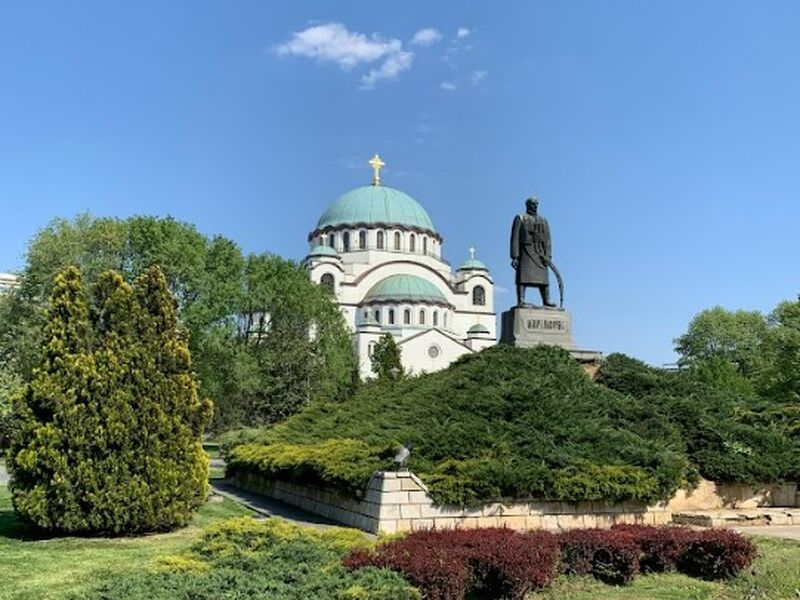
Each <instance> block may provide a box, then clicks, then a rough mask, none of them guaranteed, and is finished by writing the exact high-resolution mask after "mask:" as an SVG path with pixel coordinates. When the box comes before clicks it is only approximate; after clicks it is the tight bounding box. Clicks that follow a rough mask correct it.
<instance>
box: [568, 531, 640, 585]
mask: <svg viewBox="0 0 800 600" xmlns="http://www.w3.org/2000/svg"><path fill="white" fill-rule="evenodd" d="M559 546H560V548H561V569H562V570H563V571H564V572H565V573H574V574H576V575H589V574H591V575H592V576H593V577H595V578H596V579H599V580H600V581H603V582H605V583H610V584H613V585H624V584H627V583H630V582H631V580H632V579H633V578H634V576H635V575H636V574H637V573H638V572H639V555H640V554H641V551H640V549H639V545H638V544H637V542H636V539H635V538H634V536H633V535H632V534H631V533H629V532H627V531H622V530H614V529H575V530H572V531H566V532H564V533H562V534H561V535H560V537H559Z"/></svg>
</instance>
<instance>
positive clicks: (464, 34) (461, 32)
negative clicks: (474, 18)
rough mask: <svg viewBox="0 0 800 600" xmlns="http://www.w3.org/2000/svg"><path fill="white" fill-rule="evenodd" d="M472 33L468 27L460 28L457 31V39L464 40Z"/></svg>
mask: <svg viewBox="0 0 800 600" xmlns="http://www.w3.org/2000/svg"><path fill="white" fill-rule="evenodd" d="M470 33H472V31H471V30H470V29H469V28H468V27H459V28H458V30H457V31H456V37H457V38H460V39H463V38H465V37H467V36H469V34H470Z"/></svg>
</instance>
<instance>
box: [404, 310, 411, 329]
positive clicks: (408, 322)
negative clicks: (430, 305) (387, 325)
mask: <svg viewBox="0 0 800 600" xmlns="http://www.w3.org/2000/svg"><path fill="white" fill-rule="evenodd" d="M403 325H411V311H410V310H409V309H405V310H404V311H403Z"/></svg>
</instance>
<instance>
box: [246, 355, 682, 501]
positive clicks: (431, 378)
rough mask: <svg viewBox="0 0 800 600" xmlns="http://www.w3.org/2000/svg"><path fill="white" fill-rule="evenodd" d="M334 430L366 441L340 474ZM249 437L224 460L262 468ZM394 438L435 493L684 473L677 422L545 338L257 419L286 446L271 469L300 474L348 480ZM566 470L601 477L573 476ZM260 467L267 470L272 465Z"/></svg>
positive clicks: (464, 495)
mask: <svg viewBox="0 0 800 600" xmlns="http://www.w3.org/2000/svg"><path fill="white" fill-rule="evenodd" d="M344 438H347V439H350V440H357V441H359V442H361V444H363V445H362V446H361V449H362V450H364V451H366V450H368V451H369V454H368V455H364V454H359V455H356V454H355V453H354V455H353V456H352V458H351V459H350V460H352V461H353V462H356V461H357V462H358V463H359V464H358V466H357V468H356V467H355V466H354V467H353V469H352V471H351V474H352V475H353V477H352V478H350V474H346V475H344V476H346V477H347V478H348V479H347V480H346V481H342V479H343V478H344V476H342V473H341V470H338V467H336V470H334V469H335V467H334V463H336V462H338V458H336V457H333V455H332V451H333V449H334V448H335V440H341V439H344ZM252 439H253V435H252V434H250V435H249V436H248V441H249V442H250V445H248V446H247V448H248V450H247V452H248V453H249V452H252V453H253V456H252V458H251V457H250V456H248V457H245V456H244V455H238V460H237V462H235V463H232V464H231V466H230V469H231V471H232V472H234V473H235V472H236V470H237V469H256V470H259V469H262V466H261V465H260V464H259V460H258V458H256V456H255V455H256V453H257V451H256V450H255V448H257V446H253V445H252V443H253V442H252ZM400 440H402V441H403V442H404V443H406V442H410V443H412V444H413V446H414V449H413V451H412V453H411V457H410V459H409V461H408V467H409V468H410V469H411V470H413V471H414V472H416V473H417V474H418V475H420V476H421V477H422V479H423V480H424V481H425V482H426V483H427V484H428V486H429V488H430V490H431V492H432V494H433V495H434V497H435V498H436V499H437V500H438V501H440V502H443V503H458V504H471V503H474V502H478V501H485V500H500V499H504V498H529V497H550V498H554V499H570V500H573V499H590V498H591V499H595V498H596V497H597V495H598V494H609V496H610V497H613V498H614V499H620V500H622V499H636V500H648V501H649V500H654V499H657V498H666V497H668V496H670V495H671V494H672V493H673V492H674V491H675V490H676V489H677V488H678V487H679V486H680V485H682V484H683V483H684V482H685V481H686V480H687V479H691V478H693V477H694V470H693V468H692V467H691V465H690V464H689V461H688V460H687V458H686V455H685V453H684V448H683V446H682V443H681V440H680V430H679V428H678V427H676V426H675V425H673V424H670V423H663V422H662V420H661V419H660V415H659V414H658V413H657V411H656V410H655V409H654V408H653V407H651V406H650V405H649V404H647V403H646V402H642V401H639V400H638V399H636V398H632V397H630V396H628V395H625V394H621V393H618V392H616V391H612V390H610V389H608V388H607V387H605V386H602V385H596V384H593V383H592V382H591V381H590V380H589V379H588V378H587V377H586V375H585V374H584V372H583V370H582V369H581V368H580V366H579V365H578V364H577V363H575V362H574V361H573V360H572V359H571V358H570V357H569V355H568V354H567V353H566V352H564V351H562V350H559V349H556V348H550V347H539V348H534V349H530V350H523V349H518V348H510V347H505V346H498V347H493V348H490V349H487V350H484V351H482V352H480V353H478V354H474V355H469V356H465V357H462V358H461V359H459V360H458V361H456V362H455V363H454V364H452V365H451V366H450V367H449V368H447V369H445V370H443V371H439V372H436V373H431V374H427V375H423V376H421V377H418V378H413V379H404V380H401V381H397V382H393V381H391V382H389V381H386V382H384V381H380V380H378V381H374V382H370V383H368V384H366V385H364V386H363V387H362V388H361V389H360V390H359V391H358V392H357V393H356V394H355V396H354V397H353V398H352V399H350V400H348V401H347V402H345V403H342V404H331V403H313V404H312V405H311V406H309V407H308V408H307V409H305V410H303V411H301V412H300V413H298V414H297V415H295V416H293V417H292V418H290V419H288V420H287V421H285V422H284V423H281V424H279V425H277V426H275V427H273V428H271V429H269V430H265V431H263V432H262V434H261V436H260V439H259V440H258V442H259V443H260V444H261V445H262V450H261V452H263V453H264V455H265V456H273V454H272V453H273V452H276V453H279V454H281V455H282V453H283V452H284V450H285V445H290V446H291V448H292V453H293V454H292V456H293V459H294V460H293V461H292V462H293V466H292V469H293V470H285V471H282V472H281V473H280V476H282V477H290V478H292V477H296V476H297V474H298V473H302V475H303V477H304V478H306V479H308V478H310V477H312V475H310V474H309V472H310V473H313V478H317V479H318V480H321V481H324V482H326V483H331V484H334V483H335V484H337V485H340V486H342V487H347V488H349V489H357V488H359V486H362V487H363V484H364V482H365V476H366V475H365V474H366V473H368V472H370V470H375V469H376V461H377V459H378V458H380V450H381V449H383V448H386V447H387V446H391V445H394V446H396V445H397V442H398V441H400ZM351 443H352V442H351ZM332 444H333V445H332ZM298 447H300V448H304V450H303V452H300V450H299V449H298ZM323 447H325V448H328V449H329V450H328V452H326V451H323V450H322V448H323ZM273 448H278V450H271V449H273ZM236 452H237V451H236V450H235V449H234V450H233V453H234V454H236ZM306 457H308V458H306ZM304 469H306V470H304ZM576 470H578V471H579V470H587V472H590V473H593V474H595V475H597V477H598V478H600V483H599V484H589V483H586V482H582V481H580V480H579V478H576V477H575V472H576ZM266 472H267V473H268V474H270V475H277V474H276V473H275V471H273V470H271V467H270V468H268V469H267V470H266ZM333 472H336V473H337V476H336V477H337V481H335V482H334V481H332V477H331V476H330V475H329V473H333ZM556 482H559V485H558V486H556ZM592 485H594V487H592Z"/></svg>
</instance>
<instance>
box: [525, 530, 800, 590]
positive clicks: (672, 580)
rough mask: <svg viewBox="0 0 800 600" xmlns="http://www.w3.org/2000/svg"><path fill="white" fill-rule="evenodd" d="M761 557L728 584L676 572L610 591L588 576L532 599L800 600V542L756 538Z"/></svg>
mask: <svg viewBox="0 0 800 600" xmlns="http://www.w3.org/2000/svg"><path fill="white" fill-rule="evenodd" d="M754 540H755V542H756V544H757V546H758V551H759V557H758V559H757V560H756V562H755V564H754V565H753V567H754V568H753V570H752V573H751V572H750V571H748V572H747V573H743V574H741V575H740V576H739V577H737V578H736V579H734V580H732V581H729V582H710V581H701V580H699V579H692V578H691V577H687V576H685V575H680V574H677V573H674V574H669V575H647V576H639V577H637V578H636V579H634V581H633V583H632V584H631V585H629V586H626V587H611V586H608V585H605V584H602V583H599V582H597V581H595V580H594V579H592V578H590V577H560V578H559V579H558V580H557V581H556V583H555V585H553V587H552V588H550V589H548V590H545V591H543V592H539V593H536V594H531V595H530V596H529V599H530V600H601V599H602V600H792V599H794V600H798V599H800V542H795V541H791V540H783V539H777V538H766V537H755V538H754Z"/></svg>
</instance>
